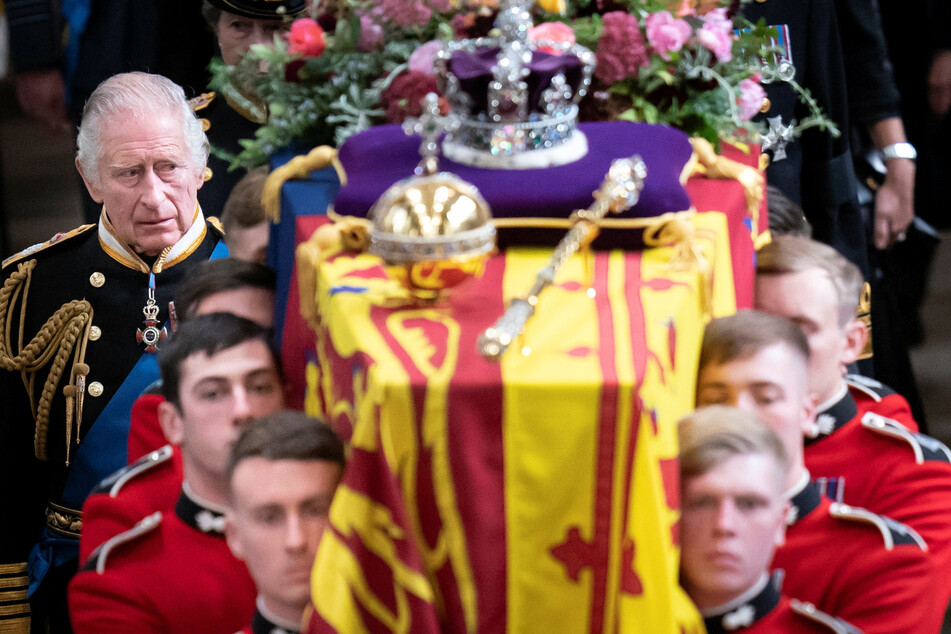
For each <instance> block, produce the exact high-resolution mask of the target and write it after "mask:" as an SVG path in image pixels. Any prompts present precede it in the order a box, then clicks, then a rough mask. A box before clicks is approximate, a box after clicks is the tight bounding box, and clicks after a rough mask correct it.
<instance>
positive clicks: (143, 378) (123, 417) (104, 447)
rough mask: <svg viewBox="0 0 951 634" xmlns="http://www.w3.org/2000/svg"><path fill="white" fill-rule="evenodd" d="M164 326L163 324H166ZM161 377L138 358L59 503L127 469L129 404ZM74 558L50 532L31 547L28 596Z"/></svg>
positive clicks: (81, 498) (221, 250) (151, 361)
mask: <svg viewBox="0 0 951 634" xmlns="http://www.w3.org/2000/svg"><path fill="white" fill-rule="evenodd" d="M227 256H228V248H227V247H226V246H225V243H224V240H219V241H218V244H217V245H216V246H215V248H214V250H213V251H212V253H211V256H210V257H209V258H208V259H209V260H214V259H217V258H222V257H227ZM166 326H167V324H166ZM159 378H160V375H159V369H158V362H157V361H156V358H155V354H143V355H142V356H141V357H139V360H138V361H137V362H136V364H135V366H133V368H132V371H131V372H129V374H128V375H127V376H126V378H125V380H124V381H123V382H122V385H120V386H119V389H118V390H116V393H115V395H113V397H112V398H111V399H109V402H108V403H107V404H106V407H105V408H104V409H103V410H102V412H101V413H100V414H99V416H98V417H97V418H96V421H95V424H94V425H93V426H92V427H91V428H90V429H89V433H88V434H86V436H85V437H84V438H83V441H82V442H81V443H80V444H79V448H78V449H77V450H76V453H75V454H74V456H73V459H72V461H71V463H70V465H69V473H67V474H66V486H65V487H64V488H63V495H62V498H61V499H60V500H59V503H60V504H62V505H63V506H66V507H68V508H72V509H81V508H82V506H83V503H84V502H85V501H86V497H87V496H88V495H89V492H90V491H92V489H93V487H95V486H96V485H97V484H99V482H101V481H102V480H103V478H105V477H106V476H108V475H111V474H112V473H114V472H116V471H118V470H119V469H121V468H122V467H124V466H125V465H126V462H127V458H128V452H129V425H130V423H131V417H130V415H131V413H132V404H133V403H135V401H136V399H138V398H139V396H140V395H141V394H142V392H144V391H145V390H146V389H147V388H148V387H149V386H150V385H152V383H154V382H155V381H157V380H158V379H159ZM78 556H79V540H77V539H74V538H72V537H66V536H64V535H60V534H58V533H54V532H53V531H52V530H50V528H49V527H46V528H44V529H43V536H42V537H41V538H40V540H39V541H38V542H37V543H36V545H35V546H33V550H32V551H31V552H30V557H29V559H28V570H29V576H30V589H29V592H28V594H29V595H30V596H32V595H33V593H34V592H35V591H36V589H37V588H38V587H39V585H40V582H42V581H43V577H45V576H46V573H47V571H48V570H49V569H50V568H51V567H55V566H61V565H62V564H64V563H66V562H68V561H71V560H73V559H75V558H76V557H78Z"/></svg>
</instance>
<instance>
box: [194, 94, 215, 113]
mask: <svg viewBox="0 0 951 634" xmlns="http://www.w3.org/2000/svg"><path fill="white" fill-rule="evenodd" d="M214 100H215V93H213V92H203V93H201V94H200V95H198V96H197V97H192V98H191V99H189V100H188V105H189V106H190V107H191V109H192V112H198V111H199V110H201V109H202V108H207V107H208V104H210V103H211V102H212V101H214Z"/></svg>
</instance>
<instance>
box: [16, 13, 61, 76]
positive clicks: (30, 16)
mask: <svg viewBox="0 0 951 634" xmlns="http://www.w3.org/2000/svg"><path fill="white" fill-rule="evenodd" d="M56 4H57V3H54V2H52V1H51V0H6V2H4V6H5V7H6V11H7V20H8V23H9V27H10V58H11V60H12V62H13V68H14V70H15V71H16V72H18V73H22V72H25V71H30V70H52V69H56V68H59V66H60V63H61V60H62V49H61V42H62V40H63V30H62V20H61V18H60V15H59V12H58V11H57V6H54V5H56Z"/></svg>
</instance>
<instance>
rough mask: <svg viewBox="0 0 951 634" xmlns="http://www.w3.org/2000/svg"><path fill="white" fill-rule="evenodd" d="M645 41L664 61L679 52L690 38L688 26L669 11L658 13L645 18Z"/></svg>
mask: <svg viewBox="0 0 951 634" xmlns="http://www.w3.org/2000/svg"><path fill="white" fill-rule="evenodd" d="M646 23H647V41H648V42H650V45H651V46H652V47H653V48H654V50H655V51H657V53H658V54H659V55H660V56H661V57H663V58H664V59H670V53H673V52H675V51H679V50H680V49H681V48H682V47H683V45H684V44H685V43H686V42H687V40H688V39H689V38H690V25H689V24H687V22H686V21H685V20H680V19H677V18H675V17H674V16H672V15H671V14H670V12H669V11H658V12H657V13H651V14H650V15H649V16H647V20H646Z"/></svg>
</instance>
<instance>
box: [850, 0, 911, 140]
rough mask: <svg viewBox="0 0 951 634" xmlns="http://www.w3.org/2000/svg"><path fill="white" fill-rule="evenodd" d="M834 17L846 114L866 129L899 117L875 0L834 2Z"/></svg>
mask: <svg viewBox="0 0 951 634" xmlns="http://www.w3.org/2000/svg"><path fill="white" fill-rule="evenodd" d="M835 8H836V14H837V17H838V20H839V30H840V32H841V34H842V38H841V39H842V41H843V42H848V46H844V47H843V49H842V52H843V56H844V59H845V79H846V86H847V87H848V98H849V112H850V113H851V115H852V118H853V119H854V121H853V123H855V124H856V125H860V126H869V125H871V124H873V123H877V122H878V121H881V120H883V119H888V118H891V117H900V116H901V95H900V94H899V92H898V87H897V86H896V85H895V78H894V75H893V71H892V64H891V61H889V58H888V48H887V46H886V44H885V36H884V34H883V33H882V17H881V11H880V10H879V7H878V0H836V2H835Z"/></svg>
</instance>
